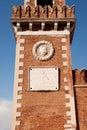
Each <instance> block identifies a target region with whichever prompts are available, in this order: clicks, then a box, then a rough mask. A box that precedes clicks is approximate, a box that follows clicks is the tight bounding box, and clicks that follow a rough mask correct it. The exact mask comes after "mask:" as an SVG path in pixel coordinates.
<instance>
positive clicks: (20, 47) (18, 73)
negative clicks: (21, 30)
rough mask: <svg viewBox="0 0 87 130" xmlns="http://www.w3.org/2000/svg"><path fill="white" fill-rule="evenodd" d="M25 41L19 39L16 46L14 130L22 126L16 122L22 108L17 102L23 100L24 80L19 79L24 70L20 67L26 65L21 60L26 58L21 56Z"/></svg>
mask: <svg viewBox="0 0 87 130" xmlns="http://www.w3.org/2000/svg"><path fill="white" fill-rule="evenodd" d="M24 42H25V40H24V39H20V37H18V38H17V44H16V61H15V79H14V105H13V122H12V130H15V128H16V126H18V125H20V121H17V120H16V117H19V116H21V112H17V109H18V108H21V107H22V104H21V103H17V100H19V99H22V94H21V95H18V92H21V91H22V88H23V86H18V84H19V83H23V78H19V75H22V74H23V70H19V67H20V66H23V65H24V63H23V62H20V60H19V59H20V58H24V54H20V51H23V50H24V47H23V46H21V44H22V43H24Z"/></svg>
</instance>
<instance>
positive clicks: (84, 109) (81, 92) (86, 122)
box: [75, 87, 87, 130]
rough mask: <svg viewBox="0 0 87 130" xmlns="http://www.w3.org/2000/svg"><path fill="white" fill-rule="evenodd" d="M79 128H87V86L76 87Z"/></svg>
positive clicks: (85, 129)
mask: <svg viewBox="0 0 87 130" xmlns="http://www.w3.org/2000/svg"><path fill="white" fill-rule="evenodd" d="M75 98H76V114H77V126H78V129H77V130H87V87H75Z"/></svg>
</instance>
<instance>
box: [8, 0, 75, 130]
mask: <svg viewBox="0 0 87 130" xmlns="http://www.w3.org/2000/svg"><path fill="white" fill-rule="evenodd" d="M75 21H76V20H75V17H74V7H73V6H72V7H69V6H67V5H66V2H65V0H24V5H23V6H18V7H15V6H13V7H12V18H11V22H12V27H13V30H14V35H15V39H16V61H15V78H14V107H13V121H12V130H76V114H75V100H74V90H73V81H72V62H71V51H70V45H71V42H72V38H73V34H74V29H75Z"/></svg>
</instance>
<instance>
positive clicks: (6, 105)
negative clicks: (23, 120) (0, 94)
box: [0, 98, 12, 130]
mask: <svg viewBox="0 0 87 130" xmlns="http://www.w3.org/2000/svg"><path fill="white" fill-rule="evenodd" d="M11 120H12V102H11V101H8V100H5V99H1V98H0V130H11Z"/></svg>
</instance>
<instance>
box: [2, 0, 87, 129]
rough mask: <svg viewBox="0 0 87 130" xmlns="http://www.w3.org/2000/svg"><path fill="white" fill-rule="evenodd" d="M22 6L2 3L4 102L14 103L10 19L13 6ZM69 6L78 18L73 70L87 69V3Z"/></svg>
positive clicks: (12, 0)
mask: <svg viewBox="0 0 87 130" xmlns="http://www.w3.org/2000/svg"><path fill="white" fill-rule="evenodd" d="M21 4H23V0H1V1H0V100H2V101H4V100H7V101H9V102H11V101H12V95H13V83H14V63H15V45H16V44H15V38H14V35H13V31H12V27H11V23H10V18H11V13H12V12H11V8H12V5H21ZM67 4H68V5H75V16H76V18H77V22H76V29H75V33H74V38H73V41H72V45H71V52H72V68H73V69H75V68H78V69H82V68H86V69H87V1H86V0H67ZM8 104H9V103H8ZM0 105H1V103H0ZM7 106H8V105H7ZM2 130H5V129H2Z"/></svg>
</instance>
